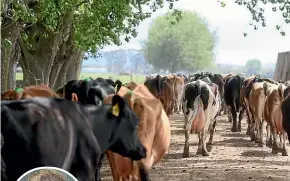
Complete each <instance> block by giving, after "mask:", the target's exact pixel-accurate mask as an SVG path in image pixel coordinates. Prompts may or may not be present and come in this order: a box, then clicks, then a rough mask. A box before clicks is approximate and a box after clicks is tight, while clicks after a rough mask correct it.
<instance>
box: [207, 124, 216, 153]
mask: <svg viewBox="0 0 290 181" xmlns="http://www.w3.org/2000/svg"><path fill="white" fill-rule="evenodd" d="M215 127H216V120H214V123H213V125H212V126H211V127H210V131H209V133H210V136H209V141H208V143H207V145H206V149H207V151H208V152H211V150H212V146H213V134H214V130H215Z"/></svg>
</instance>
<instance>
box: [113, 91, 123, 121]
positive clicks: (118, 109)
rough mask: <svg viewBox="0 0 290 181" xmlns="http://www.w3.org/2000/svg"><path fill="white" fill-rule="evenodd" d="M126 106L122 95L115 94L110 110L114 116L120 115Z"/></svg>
mask: <svg viewBox="0 0 290 181" xmlns="http://www.w3.org/2000/svg"><path fill="white" fill-rule="evenodd" d="M124 106H125V101H124V99H123V98H122V97H120V96H119V95H114V96H113V99H112V108H111V110H110V112H111V113H112V114H113V115H114V116H116V117H118V116H119V115H120V114H121V113H122V111H123V109H124Z"/></svg>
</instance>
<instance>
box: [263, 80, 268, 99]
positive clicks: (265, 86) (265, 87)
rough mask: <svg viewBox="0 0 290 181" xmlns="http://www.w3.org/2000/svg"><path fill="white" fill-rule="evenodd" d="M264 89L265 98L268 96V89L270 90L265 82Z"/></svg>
mask: <svg viewBox="0 0 290 181" xmlns="http://www.w3.org/2000/svg"><path fill="white" fill-rule="evenodd" d="M263 89H264V94H265V96H267V89H268V84H267V82H264V84H263Z"/></svg>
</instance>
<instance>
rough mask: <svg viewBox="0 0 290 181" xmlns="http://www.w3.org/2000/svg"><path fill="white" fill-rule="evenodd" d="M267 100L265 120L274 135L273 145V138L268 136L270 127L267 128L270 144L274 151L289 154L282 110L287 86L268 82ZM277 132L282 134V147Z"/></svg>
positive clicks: (284, 154) (274, 152)
mask: <svg viewBox="0 0 290 181" xmlns="http://www.w3.org/2000/svg"><path fill="white" fill-rule="evenodd" d="M266 86H267V92H266V95H267V100H266V104H265V107H266V108H265V120H266V121H267V123H268V124H269V125H270V128H271V136H273V145H272V143H271V142H272V140H271V139H270V138H271V137H270V138H268V135H269V133H268V132H269V128H268V129H267V141H268V144H267V145H268V146H272V153H273V154H277V153H279V152H281V153H282V155H283V156H288V152H287V149H286V139H287V138H286V132H285V131H284V129H283V125H282V110H281V105H282V101H283V100H284V90H285V89H286V86H285V85H284V84H280V85H279V86H278V85H275V84H272V85H270V86H269V84H268V83H267V85H266ZM277 134H278V135H279V136H280V140H282V142H283V143H282V147H280V145H278V143H277Z"/></svg>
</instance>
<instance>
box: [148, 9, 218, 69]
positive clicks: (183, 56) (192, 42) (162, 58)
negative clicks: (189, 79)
mask: <svg viewBox="0 0 290 181" xmlns="http://www.w3.org/2000/svg"><path fill="white" fill-rule="evenodd" d="M180 15H181V16H180V17H182V18H181V19H179V20H178V21H179V22H178V23H176V16H175V14H174V13H168V14H166V15H165V16H160V17H158V18H157V19H155V20H154V22H153V24H152V26H151V27H150V29H149V37H148V40H147V41H146V42H145V44H144V47H143V52H144V55H145V58H146V59H147V60H148V61H149V63H150V64H152V65H153V66H154V68H155V69H163V70H170V71H172V72H174V71H177V70H189V71H194V70H198V69H203V68H205V67H207V66H209V65H210V64H211V63H212V62H213V58H214V47H215V42H216V37H215V34H214V33H213V32H210V31H209V28H208V25H207V23H206V22H205V20H204V19H202V18H201V17H199V16H198V15H197V14H196V13H194V12H187V11H182V12H181V14H180Z"/></svg>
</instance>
